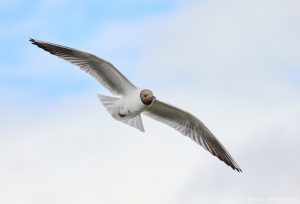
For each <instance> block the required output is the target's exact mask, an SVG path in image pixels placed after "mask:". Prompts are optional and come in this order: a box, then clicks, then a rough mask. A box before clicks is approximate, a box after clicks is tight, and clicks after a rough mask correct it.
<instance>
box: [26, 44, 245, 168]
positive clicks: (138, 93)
mask: <svg viewBox="0 0 300 204" xmlns="http://www.w3.org/2000/svg"><path fill="white" fill-rule="evenodd" d="M30 41H31V42H32V44H34V45H36V46H38V47H40V48H42V49H43V50H45V51H47V52H49V53H51V54H53V55H56V56H57V57H60V58H62V59H64V60H66V61H68V62H70V63H72V64H74V65H77V66H78V67H79V68H80V69H82V70H83V71H85V72H86V73H88V74H90V75H91V76H93V77H94V78H95V79H96V80H97V81H98V82H100V84H102V85H103V86H104V87H106V88H107V89H108V90H109V91H110V92H111V93H112V94H114V95H115V96H117V97H112V96H104V95H101V94H98V98H99V99H100V101H101V102H102V104H103V106H104V107H105V108H106V109H107V111H108V112H109V113H110V114H111V116H112V117H113V118H114V119H116V120H117V121H121V122H123V123H125V124H127V125H130V126H132V127H134V128H137V129H139V130H140V131H142V132H144V131H145V129H144V126H143V122H142V118H141V114H142V113H143V114H145V115H147V116H149V117H151V118H153V119H155V120H157V121H160V122H162V123H164V124H166V125H169V126H171V127H173V128H175V129H176V130H178V131H179V132H180V133H182V134H183V135H185V136H188V137H190V138H191V139H192V140H194V141H195V142H197V143H198V144H199V145H201V146H202V147H203V148H204V149H206V150H208V151H209V152H210V153H211V154H213V155H214V156H216V157H218V158H219V159H220V160H222V161H224V162H225V163H226V164H227V165H228V166H230V167H231V168H232V169H234V170H237V171H238V172H241V171H242V170H241V168H240V167H239V166H238V164H237V163H236V162H235V161H234V159H233V158H232V156H231V155H230V154H229V152H228V151H227V150H226V149H225V147H224V146H223V145H222V144H221V143H220V142H219V140H218V139H217V138H216V137H215V136H214V134H213V133H212V132H211V131H210V130H209V129H208V128H207V127H206V126H205V125H204V124H203V123H202V122H201V121H200V120H199V119H198V118H196V117H195V116H194V115H192V114H191V113H188V112H186V111H184V110H182V109H179V108H177V107H175V106H173V105H170V104H167V103H164V102H162V101H160V100H158V99H156V97H155V96H154V94H153V92H152V91H151V90H149V89H141V88H138V87H137V86H135V85H134V84H132V83H131V82H130V81H129V80H128V79H127V78H126V77H125V76H124V75H123V74H122V73H121V72H120V71H119V70H118V69H117V68H115V67H114V66H113V65H112V64H111V63H110V62H108V61H105V60H104V59H101V58H99V57H97V56H95V55H93V54H90V53H87V52H83V51H80V50H76V49H73V48H69V47H65V46H62V45H58V44H54V43H49V42H45V41H40V40H35V39H30Z"/></svg>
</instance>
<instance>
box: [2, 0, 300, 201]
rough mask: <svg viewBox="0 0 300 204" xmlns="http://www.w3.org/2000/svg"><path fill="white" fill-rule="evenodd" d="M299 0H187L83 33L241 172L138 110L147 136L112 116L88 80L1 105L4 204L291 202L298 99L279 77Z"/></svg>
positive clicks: (287, 64)
mask: <svg viewBox="0 0 300 204" xmlns="http://www.w3.org/2000/svg"><path fill="white" fill-rule="evenodd" d="M297 6H298V3H297V1H284V2H283V1H251V2H240V1H227V2H221V1H217V2H211V1H204V2H203V1H202V2H201V3H197V2H192V3H190V5H187V6H185V7H183V8H182V9H179V10H175V11H174V13H171V14H167V15H164V16H158V17H151V18H148V19H140V20H137V21H136V22H132V21H129V22H128V21H122V22H110V24H109V25H108V24H106V25H105V26H104V27H102V28H101V29H100V30H99V32H97V33H96V34H95V36H89V38H87V39H86V40H82V41H81V43H80V44H82V46H83V48H82V49H84V50H89V51H91V52H92V53H95V54H97V55H99V56H101V57H105V58H108V59H109V60H110V61H111V62H112V63H114V64H115V65H116V66H117V67H119V68H120V70H122V72H124V73H125V74H126V75H127V76H129V78H130V79H131V80H132V81H133V82H134V83H137V84H139V85H141V86H148V87H149V88H151V87H153V89H154V90H155V92H156V95H157V96H158V97H160V98H162V99H163V100H166V101H168V102H170V103H173V104H175V105H178V106H179V107H182V108H184V109H186V110H188V111H190V112H193V113H195V115H197V116H199V118H200V119H202V120H203V121H204V122H205V124H207V126H208V127H209V128H210V129H211V130H212V131H213V132H214V133H215V134H216V135H217V137H218V138H219V139H220V141H222V142H223V144H224V146H226V147H227V148H228V149H229V150H230V152H231V154H232V155H233V156H234V158H235V159H236V160H237V162H238V163H239V164H240V166H241V167H242V169H243V170H244V173H242V174H238V173H236V172H233V171H232V170H231V169H230V168H229V167H227V166H226V165H225V164H224V163H222V162H220V161H219V160H217V159H216V158H214V157H212V156H211V155H210V154H208V153H207V152H206V151H204V150H203V149H202V148H201V147H199V146H198V145H196V144H195V143H193V142H192V141H191V140H189V139H188V138H186V137H183V136H181V135H180V134H179V133H177V132H176V131H174V130H172V129H170V128H169V127H166V126H164V125H161V124H159V123H156V122H153V121H152V120H149V119H147V118H144V123H145V128H146V134H142V133H140V132H138V131H136V130H134V129H132V128H130V127H127V126H125V125H123V124H121V123H119V122H116V121H114V120H113V119H112V118H110V117H109V116H108V114H107V113H106V111H105V110H104V108H103V107H101V104H100V103H99V102H98V101H97V99H96V96H95V95H94V94H95V93H91V92H92V91H94V90H92V91H91V92H88V93H78V94H75V95H73V96H72V95H68V96H66V97H65V98H64V99H62V100H60V101H59V100H58V101H57V102H53V101H51V102H49V104H34V105H30V104H23V105H22V106H21V105H20V104H19V103H17V104H16V105H7V104H5V106H4V107H7V109H5V110H4V109H3V110H2V113H3V114H2V115H5V116H6V117H1V118H0V122H1V124H2V125H3V126H2V127H1V132H2V134H3V136H2V137H1V144H0V163H1V164H2V166H3V167H4V168H0V174H1V175H5V177H1V178H0V194H1V197H0V203H20V202H22V203H41V202H42V203H45V202H46V203H47V201H45V198H49V199H46V200H49V203H50V202H51V203H87V202H88V203H99V202H101V203H200V202H202V203H212V202H215V203H245V202H250V203H251V202H252V201H253V200H251V199H252V198H253V199H254V200H255V198H257V199H260V198H261V199H267V198H268V197H270V198H274V199H280V198H287V199H294V200H291V201H290V202H288V203H296V202H298V201H299V199H300V198H299V197H297V196H299V190H297V189H300V187H299V182H298V180H299V176H298V172H299V168H300V166H299V163H297V160H298V159H297V155H299V150H298V148H297V146H298V145H299V142H300V141H299V139H298V135H299V133H300V130H299V127H298V123H297V121H299V113H300V109H299V106H298V104H299V101H300V97H299V87H295V86H293V83H290V80H289V77H288V76H287V72H288V71H289V70H296V69H298V68H297V67H298V66H299V64H300V62H299V58H298V56H297V53H299V52H298V51H299V43H300V41H299V39H298V37H297V36H299V35H298V34H299V28H298V27H297V26H296V25H297V23H298V22H299V15H298V11H297V8H298V7H297ZM73 47H77V46H73ZM79 48H80V49H81V47H79ZM133 48H134V49H137V50H138V53H133V54H129V53H128V50H130V51H131V49H133ZM37 52H38V51H37ZM124 53H125V54H124ZM124 55H125V56H128V57H124ZM28 60H29V61H35V60H34V59H32V58H31V57H28ZM53 60H54V58H53V57H49V58H46V57H45V58H41V59H39V61H37V62H34V63H33V62H30V63H29V64H31V65H30V66H36V63H42V62H41V61H43V62H44V63H45V64H47V66H49V65H48V63H50V62H51V63H55V62H52V61H53ZM52 65H54V66H56V64H52ZM27 66H28V64H27ZM54 69H55V68H54ZM74 69H75V68H74ZM68 71H70V70H68ZM68 71H65V72H68ZM49 72H51V71H49ZM74 72H75V71H74ZM34 73H35V72H33V74H34ZM78 73H80V72H78ZM35 74H36V75H37V76H40V74H39V73H35ZM41 74H45V73H41ZM80 74H81V73H80ZM82 74H83V73H82ZM86 78H87V77H86ZM66 80H67V79H66ZM91 80H92V79H91ZM100 90H103V89H102V88H100ZM187 90H189V91H187ZM101 92H102V91H101ZM26 109H27V110H26ZM2 195H3V196H2ZM249 199H250V200H249ZM252 203H254V202H252ZM283 203H284V202H283Z"/></svg>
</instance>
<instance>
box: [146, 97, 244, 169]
mask: <svg viewBox="0 0 300 204" xmlns="http://www.w3.org/2000/svg"><path fill="white" fill-rule="evenodd" d="M144 113H145V114H146V115H148V116H150V117H151V118H153V119H155V120H158V121H160V122H163V123H165V124H167V125H169V126H171V127H173V128H175V129H176V130H178V131H179V132H181V133H182V134H183V135H186V136H189V137H190V138H191V139H193V140H194V141H195V142H197V143H198V144H200V145H201V146H202V147H204V148H205V149H206V150H208V151H209V152H210V153H212V154H213V155H214V156H216V157H218V158H219V159H220V160H222V161H224V162H225V163H226V164H227V165H228V166H231V168H233V169H235V170H237V171H238V172H240V171H242V170H241V169H240V167H239V166H238V164H237V163H236V162H235V161H234V159H233V158H232V157H231V155H230V154H229V153H228V151H227V150H226V149H225V147H223V145H222V144H221V143H220V142H219V140H218V139H217V138H216V137H215V136H214V135H213V134H212V132H210V131H209V129H208V128H207V127H206V126H205V125H204V124H203V123H202V122H201V121H200V120H199V119H197V118H196V117H195V116H193V115H192V114H190V113H188V112H185V111H183V110H181V109H179V108H176V107H174V106H172V105H169V104H166V103H163V102H161V101H159V100H155V101H153V104H152V105H151V107H150V108H149V109H147V110H146V111H145V112H144Z"/></svg>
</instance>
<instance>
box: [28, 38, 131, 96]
mask: <svg viewBox="0 0 300 204" xmlns="http://www.w3.org/2000/svg"><path fill="white" fill-rule="evenodd" d="M30 41H31V42H32V44H34V45H36V46H38V47H40V48H42V49H43V50H45V51H47V52H49V53H51V54H53V55H56V56H57V57H60V58H62V59H64V60H67V61H69V62H71V63H72V64H75V65H77V66H79V67H80V68H81V69H82V70H84V71H85V72H86V73H88V74H90V75H91V76H93V77H94V78H95V79H96V80H98V81H99V82H100V83H101V84H102V85H103V86H105V87H106V88H107V89H108V90H109V91H111V92H112V93H113V94H116V95H126V94H127V93H129V92H131V91H132V90H134V89H136V87H135V86H134V85H133V84H132V83H131V82H130V81H129V80H128V79H127V78H126V77H125V76H124V75H123V74H122V73H121V72H120V71H118V70H117V69H116V68H115V67H114V66H113V65H112V64H111V63H109V62H107V61H105V60H103V59H101V58H99V57H97V56H95V55H92V54H90V53H87V52H82V51H79V50H75V49H72V48H69V47H65V46H62V45H57V44H53V43H48V42H44V41H40V40H34V39H30Z"/></svg>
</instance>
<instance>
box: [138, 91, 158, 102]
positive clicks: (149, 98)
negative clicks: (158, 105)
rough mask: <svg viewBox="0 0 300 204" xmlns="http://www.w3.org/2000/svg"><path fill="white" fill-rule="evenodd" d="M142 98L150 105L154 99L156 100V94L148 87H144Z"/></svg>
mask: <svg viewBox="0 0 300 204" xmlns="http://www.w3.org/2000/svg"><path fill="white" fill-rule="evenodd" d="M140 98H141V101H142V102H143V104H145V105H150V104H151V103H152V102H153V100H155V96H153V92H152V91H150V90H148V89H143V90H142V91H141V93H140Z"/></svg>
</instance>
